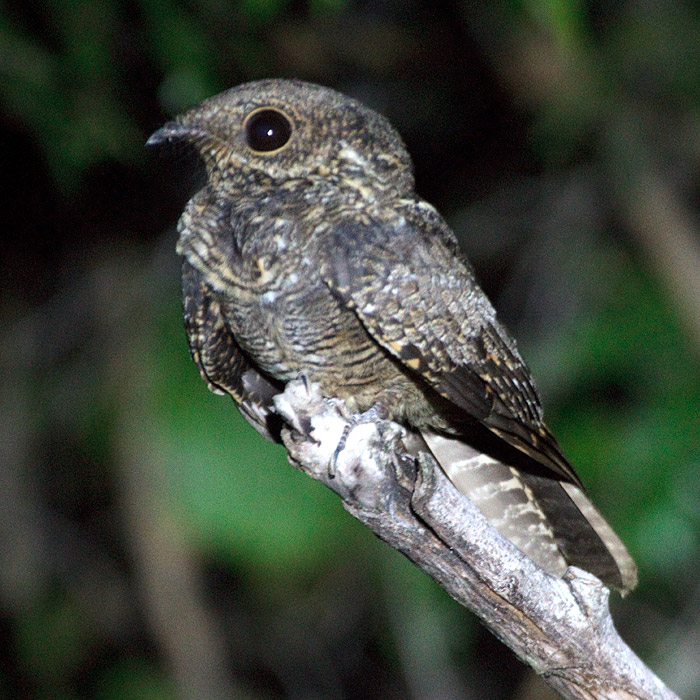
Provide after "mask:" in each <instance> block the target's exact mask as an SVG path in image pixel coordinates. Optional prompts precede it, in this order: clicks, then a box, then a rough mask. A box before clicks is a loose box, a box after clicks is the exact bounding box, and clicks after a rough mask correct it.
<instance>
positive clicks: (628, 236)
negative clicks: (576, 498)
mask: <svg viewBox="0 0 700 700" xmlns="http://www.w3.org/2000/svg"><path fill="white" fill-rule="evenodd" d="M278 76H282V77H285V76H286V77H298V78H302V79H306V80H311V81H315V82H319V83H323V84H326V85H329V86H331V87H334V88H336V89H339V90H341V91H344V92H347V93H349V94H351V95H353V96H355V97H357V98H359V99H361V100H363V101H365V102H366V103H367V104H369V105H370V106H372V107H374V108H376V109H378V110H380V111H381V112H383V113H384V114H385V115H386V116H388V117H389V119H390V120H391V121H392V122H393V123H394V125H395V126H396V127H397V128H398V129H399V130H400V132H401V133H402V134H403V136H404V138H405V140H406V142H407V144H408V147H409V150H410V151H411V153H412V154H413V156H414V159H415V164H416V172H417V182H418V188H419V192H420V193H421V194H422V195H423V196H424V197H426V198H427V199H428V200H429V201H431V202H432V203H434V204H435V205H436V206H437V207H438V208H439V209H440V210H441V211H442V212H443V214H444V215H445V216H446V217H447V218H448V220H449V221H450V222H451V224H452V225H453V226H454V228H455V230H456V231H457V232H458V234H459V236H460V238H461V240H462V242H463V246H464V248H465V250H466V251H467V252H468V254H469V256H470V257H471V259H472V261H473V262H474V264H475V267H476V268H477V272H478V274H479V277H480V279H481V280H482V282H483V285H484V287H485V288H486V290H487V291H488V293H489V294H490V295H491V297H492V299H493V300H494V302H495V304H496V306H497V308H498V309H499V313H500V314H501V317H502V319H503V320H504V321H505V322H506V323H507V325H508V326H509V327H510V329H511V330H512V332H513V333H514V334H515V335H516V337H517V338H518V339H519V341H520V348H521V350H522V352H523V354H524V355H525V356H526V358H527V359H528V361H529V362H530V364H531V366H532V369H533V372H534V375H535V377H536V379H537V380H538V384H539V387H540V389H541V391H542V394H543V396H544V401H545V406H546V411H547V416H548V422H549V424H550V426H551V427H552V429H553V431H554V433H555V434H556V435H557V436H558V437H559V441H560V442H561V444H562V446H563V447H564V448H565V450H566V452H567V453H568V454H569V455H570V457H571V459H572V461H573V463H574V464H575V465H576V466H577V469H578V471H579V473H580V475H581V477H582V478H583V481H584V482H585V483H586V484H587V486H588V487H589V490H590V494H591V495H592V498H593V500H594V501H595V502H596V503H597V504H598V505H599V506H600V508H601V510H602V511H603V512H604V513H605V514H606V516H607V517H608V519H609V520H610V522H611V523H612V524H613V525H614V527H615V528H616V530H617V531H618V532H619V533H620V535H621V536H622V538H623V539H624V541H625V542H626V543H627V545H628V547H629V549H630V551H631V553H632V554H633V556H634V557H635V559H636V561H637V562H638V564H639V568H640V585H639V588H638V589H637V590H636V591H635V592H634V593H632V594H631V595H630V596H629V597H628V598H626V599H625V600H624V601H620V600H619V597H617V596H613V598H614V600H613V607H614V613H615V619H616V622H617V624H618V627H619V629H620V631H621V632H622V634H623V636H624V637H625V639H627V640H628V641H629V643H630V644H631V645H632V646H633V648H634V649H635V650H636V651H637V652H638V653H639V654H641V655H642V657H643V658H644V659H645V660H646V661H647V662H648V663H649V664H650V665H651V666H652V667H653V668H654V669H655V670H656V671H657V672H658V673H659V674H660V675H661V676H662V677H663V678H664V679H665V680H666V682H667V683H668V684H669V685H670V686H671V687H672V688H673V689H674V690H676V691H677V692H679V693H680V694H681V695H683V697H684V698H686V700H692V699H693V698H700V584H699V583H698V577H699V574H700V563H699V558H698V556H699V550H700V546H699V544H700V507H699V506H700V362H699V356H700V236H699V235H698V230H699V229H698V221H700V210H699V204H700V200H699V198H698V184H699V175H700V8H699V7H698V5H697V3H693V2H680V1H671V0H667V1H664V0H660V1H658V2H653V3H652V2H644V1H643V0H631V1H629V2H622V1H616V0H612V1H606V2H603V1H598V2H595V1H592V2H584V1H583V0H581V1H580V2H577V1H576V0H548V1H545V0H541V1H538V0H520V1H517V0H509V1H505V0H496V1H495V2H489V3H468V2H459V1H457V0H454V1H452V2H448V1H438V2H429V1H428V0H424V1H420V0H408V1H406V0H401V1H400V0H393V1H392V0H385V1H383V2H382V1H381V0H364V1H360V0H358V1H357V2H351V1H350V0H313V1H311V2H291V1H284V0H241V1H239V2H225V1H224V0H204V1H202V2H188V1H186V0H181V1H180V2H174V1H173V0H169V1H167V0H164V1H158V0H131V1H128V0H123V1H119V0H48V1H41V2H40V1H39V0H24V1H23V2H19V1H15V2H2V3H0V217H1V219H0V221H1V222H2V254H1V255H0V362H1V363H2V370H1V372H2V373H1V374H0V380H1V381H0V638H1V639H2V646H1V647H0V698H13V699H14V698H32V699H34V698H36V699H42V700H43V699H46V700H77V699H83V698H84V699H87V698H96V699H99V700H111V699H112V698H114V699H116V698H119V699H125V700H137V699H139V700H141V699H143V700H166V699H170V698H175V697H179V698H204V699H208V698H212V699H218V698H221V699H223V698H246V699H247V698H250V699H256V700H258V699H263V698H265V699H267V698H294V699H297V698H298V699H303V700H316V699H321V698H332V699H334V700H335V699H338V700H343V699H348V700H350V699H355V698H368V699H370V700H371V699H373V698H396V699H399V698H410V699H412V700H423V699H425V700H428V699H430V700H451V699H453V698H462V699H465V698H466V699H469V698H475V699H476V698H479V699H481V698H495V699H500V698H503V699H505V698H509V699H510V698H518V699H521V700H525V699H527V698H530V699H533V700H540V699H544V698H548V697H550V695H549V692H550V691H548V690H547V689H546V688H544V687H543V686H540V685H538V681H537V679H536V678H535V677H534V674H533V673H532V672H531V671H530V670H529V669H526V668H525V667H524V666H522V665H521V664H520V663H519V662H517V661H516V660H515V659H514V658H513V656H512V654H511V653H510V652H509V651H508V650H507V649H505V648H504V647H501V646H500V645H499V644H498V643H497V642H496V641H495V640H494V639H493V638H491V637H490V636H489V635H488V634H487V633H486V632H484V631H483V630H482V629H481V627H480V626H479V625H478V624H477V623H476V622H475V620H474V618H473V617H472V616H471V615H470V614H469V613H467V612H466V611H464V610H463V609H461V608H460V607H459V606H457V605H456V604H455V603H454V602H453V601H451V600H450V599H449V598H448V597H447V596H446V595H445V594H444V593H443V592H442V591H441V590H440V589H439V588H438V587H437V586H436V585H434V584H433V583H432V582H431V581H429V580H427V578H426V577H425V576H424V575H423V574H421V573H419V572H418V571H416V570H414V569H413V568H412V567H411V565H410V564H409V563H408V562H407V561H406V560H404V559H403V558H402V557H401V556H400V555H399V554H397V553H396V552H394V551H392V550H390V549H389V548H388V547H386V546H385V545H383V544H382V543H381V542H379V541H378V540H376V539H375V538H374V537H373V536H372V535H371V534H370V533H369V532H368V531H366V530H364V529H363V528H362V527H361V526H360V525H359V524H357V523H356V522H355V521H354V520H353V519H352V518H351V517H350V516H348V515H347V514H345V513H344V511H343V510H342V508H341V506H340V504H339V502H338V501H337V499H336V498H335V497H334V496H333V495H332V494H330V493H327V492H326V491H325V490H324V489H323V488H322V487H321V486H320V485H319V484H316V483H314V482H312V481H311V480H310V479H308V478H307V477H305V476H304V475H302V474H301V473H298V472H296V471H295V470H294V469H293V468H292V467H290V466H289V465H288V464H287V463H286V460H285V455H284V452H283V450H282V449H281V448H279V447H275V446H273V445H270V444H268V443H265V442H264V441H263V440H262V438H260V437H259V436H258V435H257V434H256V433H255V432H254V431H253V430H252V429H251V428H249V427H248V426H247V425H246V424H244V423H243V421H242V420H241V419H240V417H239V416H238V415H237V413H236V411H235V409H234V407H233V405H232V404H231V402H230V401H228V400H226V399H223V398H218V397H215V396H213V395H210V394H209V393H208V392H207V391H206V388H205V386H204V384H203V383H202V382H201V380H200V379H199V376H198V374H197V372H196V369H195V367H194V366H193V365H192V363H191V362H190V360H189V357H188V353H187V347H186V342H185V337H184V331H183V330H182V319H181V311H180V301H179V262H178V260H177V256H176V255H175V252H174V246H175V239H176V234H175V230H174V224H175V222H176V220H177V217H178V216H179V213H180V211H181V209H182V207H183V205H184V203H185V201H186V199H187V197H188V195H189V194H191V192H192V189H193V187H194V186H195V184H196V179H195V178H194V176H193V174H192V172H191V168H190V165H191V163H190V162H189V161H188V160H187V159H186V158H184V157H178V156H176V157H175V158H172V157H170V158H168V157H165V156H163V155H160V154H157V153H152V152H148V151H147V150H146V149H145V148H144V142H145V140H146V138H147V137H148V135H149V134H150V133H151V132H152V131H153V130H155V129H156V128H157V127H158V126H160V125H161V124H162V123H163V122H164V121H165V120H166V119H168V118H170V117H172V116H173V115H175V114H176V113H178V112H179V111H181V110H183V109H185V108H187V107H188V106H190V105H192V104H193V103H195V102H197V101H199V100H201V99H203V98H205V97H207V96H209V95H211V94H214V93H216V92H218V91H220V90H222V89H225V88H228V87H230V86H232V85H235V84H237V83H240V82H243V81H247V80H251V79H256V78H262V77H278Z"/></svg>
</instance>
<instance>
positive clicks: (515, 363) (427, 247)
mask: <svg viewBox="0 0 700 700" xmlns="http://www.w3.org/2000/svg"><path fill="white" fill-rule="evenodd" d="M358 239H359V240H361V241H365V243H364V245H357V240H358ZM416 240H419V241H420V242H421V244H422V245H416ZM350 242H353V245H350V244H349V243H350ZM370 243H371V246H372V248H371V249H373V250H381V251H382V255H381V256H377V257H376V258H375V257H372V258H370V257H362V256H361V253H358V251H363V250H366V249H367V247H368V246H370ZM332 244H333V245H332V246H331V248H332V251H333V255H332V257H331V258H330V259H329V260H328V263H327V265H326V266H325V268H324V271H323V272H324V279H325V280H326V283H327V284H328V285H329V286H330V287H331V289H332V290H333V291H334V292H335V293H336V295H337V296H339V297H340V298H341V299H342V300H343V301H344V302H345V304H346V305H347V306H348V308H351V309H352V310H353V311H354V312H355V313H356V314H357V316H358V317H359V318H360V320H361V321H362V323H363V325H364V326H365V327H366V329H367V330H368V331H369V333H370V334H371V335H372V336H373V338H374V339H375V340H376V341H377V342H378V343H379V344H380V345H382V347H384V348H385V349H386V350H387V351H388V352H390V353H391V354H392V355H393V356H394V357H396V358H398V359H399V360H401V362H402V363H403V364H404V365H405V366H406V368H407V369H408V370H410V371H413V372H415V373H416V374H417V375H420V376H422V377H423V380H424V381H425V382H426V383H427V384H428V385H430V386H431V387H432V388H433V389H435V390H436V391H437V392H438V393H439V394H440V395H441V396H443V397H444V398H446V399H448V400H449V401H450V402H451V403H453V404H454V405H455V406H457V407H458V408H460V409H461V410H463V411H465V413H466V414H468V415H469V416H470V417H471V418H475V419H476V420H478V421H480V422H482V423H483V424H484V425H485V426H486V427H487V428H489V430H491V431H493V432H494V433H495V434H496V435H498V436H499V437H500V438H501V439H503V440H505V441H506V442H508V443H509V444H511V445H512V446H513V447H516V448H517V449H518V450H520V451H522V452H524V453H525V454H527V455H528V456H529V457H531V458H532V459H534V460H535V461H537V462H538V463H540V464H542V465H543V466H545V467H546V468H548V469H551V470H552V472H554V473H555V474H557V475H558V476H559V477H563V478H564V479H567V480H569V481H571V482H572V483H575V484H578V485H580V481H579V479H578V477H577V476H576V474H575V472H574V470H573V468H572V467H571V465H570V464H569V462H568V461H567V459H566V457H564V455H563V453H562V451H561V449H560V448H559V446H558V445H557V443H556V440H555V439H554V437H553V435H552V434H551V432H550V431H549V429H548V428H547V427H546V425H545V424H544V422H543V420H542V407H541V402H540V398H539V395H538V393H537V390H536V389H535V387H534V384H533V381H532V378H531V376H530V372H529V370H528V369H527V366H526V365H525V363H524V362H523V361H522V359H521V358H520V356H519V355H518V352H517V350H516V348H515V345H514V343H513V341H512V340H510V339H509V338H508V337H507V335H506V333H505V331H504V330H503V329H502V328H501V327H500V325H499V324H498V322H497V321H496V319H495V312H494V310H493V308H492V307H491V305H490V304H489V303H488V301H487V300H486V298H485V297H484V296H483V295H481V296H480V297H478V298H476V297H475V296H474V295H473V294H471V291H472V290H473V289H474V287H475V282H474V280H473V277H472V274H471V270H470V269H469V268H468V267H466V266H461V268H460V261H459V260H455V257H454V252H453V251H452V250H451V247H452V243H451V239H450V232H449V230H448V229H447V228H446V227H444V228H441V227H436V228H435V229H430V230H428V231H426V230H424V229H422V228H421V229H419V228H418V227H414V226H411V224H410V223H408V222H406V221H404V224H403V227H396V228H394V229H393V230H391V229H389V227H386V226H385V227H381V226H376V227H368V226H363V225H361V224H356V223H348V222H346V223H344V224H343V225H341V226H339V227H338V228H337V230H336V231H335V235H334V237H333V239H332ZM460 274H461V277H462V280H461V283H456V282H455V280H457V282H459V281H460ZM373 279H382V280H387V283H385V284H384V285H383V286H377V285H367V284H365V282H364V280H373ZM417 280H418V282H417ZM446 308H447V309H449V310H450V311H451V314H449V315H446V314H445V309H446ZM374 309H376V311H374Z"/></svg>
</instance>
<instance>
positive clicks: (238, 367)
mask: <svg viewBox="0 0 700 700" xmlns="http://www.w3.org/2000/svg"><path fill="white" fill-rule="evenodd" d="M182 302H183V311H184V318H185V330H186V331H187V342H188V343H189V346H190V355H191V356H192V359H193V360H194V362H195V363H196V365H197V367H199V372H200V374H201V375H202V378H203V379H204V381H205V382H206V383H207V386H208V387H209V389H210V390H211V391H213V392H214V393H215V394H229V395H230V396H231V397H232V398H233V400H234V401H235V402H236V405H237V406H238V408H239V409H240V411H241V413H242V414H243V416H244V417H245V419H246V420H247V421H248V422H249V423H250V424H251V425H252V426H253V427H254V428H255V429H256V430H257V431H258V432H259V433H261V434H262V435H264V436H265V437H266V438H268V439H270V440H274V441H278V436H277V435H278V429H277V427H276V425H275V422H276V421H277V420H278V419H277V417H276V416H275V415H274V414H273V413H272V412H271V411H270V410H269V406H270V405H271V403H272V397H273V396H274V395H275V394H279V393H280V392H281V391H282V389H281V387H279V386H277V385H275V383H274V382H273V381H272V380H270V379H268V378H267V377H265V376H263V375H262V374H261V373H260V372H258V371H257V370H256V369H255V367H254V366H253V365H252V364H251V363H250V362H249V361H248V359H247V358H246V356H245V355H244V354H243V351H242V350H241V349H240V348H239V347H238V344H237V343H236V341H235V339H234V337H233V335H232V334H231V331H230V330H229V329H228V326H227V325H226V323H225V321H224V318H223V316H222V314H221V311H220V309H219V303H218V301H217V299H216V295H215V294H214V292H213V291H212V290H211V288H210V287H209V286H208V285H207V284H206V282H204V280H203V279H202V277H201V275H200V274H199V272H198V271H197V270H196V269H195V268H194V267H192V265H190V264H189V263H188V262H187V260H184V261H183V263H182Z"/></svg>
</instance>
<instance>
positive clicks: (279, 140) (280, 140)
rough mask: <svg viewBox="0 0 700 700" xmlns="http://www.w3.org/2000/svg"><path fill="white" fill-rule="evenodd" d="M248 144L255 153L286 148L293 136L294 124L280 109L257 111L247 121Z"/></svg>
mask: <svg viewBox="0 0 700 700" xmlns="http://www.w3.org/2000/svg"><path fill="white" fill-rule="evenodd" d="M243 129H244V130H245V140H246V143H247V144H248V145H249V146H250V148H252V149H253V150H254V151H258V152H260V153H270V152H272V151H278V150H279V149H280V148H284V146H286V145H287V143H288V142H289V139H290V138H291V136H292V123H291V122H290V120H289V119H288V118H287V117H286V116H285V115H284V114H283V113H282V112H280V111H279V110H278V109H273V108H271V107H263V108H261V109H257V110H255V111H254V112H252V113H251V114H249V115H248V117H247V118H246V120H245V123H244V125H243Z"/></svg>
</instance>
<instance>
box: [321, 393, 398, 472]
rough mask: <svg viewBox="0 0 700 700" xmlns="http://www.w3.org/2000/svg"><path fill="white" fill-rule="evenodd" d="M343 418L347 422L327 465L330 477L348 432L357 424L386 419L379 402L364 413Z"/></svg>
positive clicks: (334, 470) (346, 439)
mask: <svg viewBox="0 0 700 700" xmlns="http://www.w3.org/2000/svg"><path fill="white" fill-rule="evenodd" d="M344 418H346V419H347V421H348V422H347V423H346V424H345V427H344V428H343V433H342V435H341V436H340V440H338V444H337V446H336V448H335V450H334V451H333V456H332V457H331V461H330V463H329V465H328V476H329V478H331V479H333V478H335V473H336V468H337V466H338V458H339V457H340V455H341V453H342V452H343V450H344V449H345V446H346V444H347V441H348V436H349V435H350V433H351V432H352V431H353V430H354V429H355V428H356V427H357V426H358V425H362V424H366V423H376V422H377V421H381V420H386V418H387V416H386V411H384V410H383V407H382V406H380V405H379V404H375V405H374V406H372V407H371V408H370V409H368V410H367V411H365V412H364V413H359V414H357V415H351V416H344Z"/></svg>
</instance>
